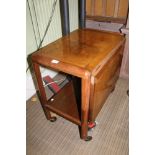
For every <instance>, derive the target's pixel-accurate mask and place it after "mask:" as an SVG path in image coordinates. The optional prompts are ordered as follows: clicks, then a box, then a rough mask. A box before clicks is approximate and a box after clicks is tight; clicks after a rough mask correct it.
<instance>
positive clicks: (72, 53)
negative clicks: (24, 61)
mask: <svg viewBox="0 0 155 155" xmlns="http://www.w3.org/2000/svg"><path fill="white" fill-rule="evenodd" d="M124 42H125V38H124V36H123V35H121V34H120V33H114V32H106V31H98V30H91V29H79V30H76V31H73V32H71V33H70V34H69V35H67V36H65V37H62V38H60V39H58V40H57V41H55V42H53V43H50V44H48V45H47V46H45V47H43V48H41V49H40V50H39V51H37V52H35V53H34V54H32V57H31V58H32V63H33V68H34V72H35V75H36V79H37V83H38V89H39V94H40V100H41V104H42V107H43V110H44V113H45V115H46V118H47V119H48V120H51V119H52V116H51V114H50V111H52V112H54V113H56V114H58V115H60V116H62V117H64V118H65V119H67V120H69V121H71V122H73V123H75V124H77V125H79V126H80V127H81V128H80V135H81V138H82V139H84V140H86V141H87V140H91V138H92V137H90V136H88V135H87V132H88V123H90V122H94V121H95V118H96V117H97V115H98V113H99V111H100V110H101V108H102V106H103V104H104V103H105V100H106V99H107V97H108V95H109V94H110V93H111V91H112V90H114V88H115V83H116V81H117V79H118V76H119V71H120V66H121V61H122V55H123V48H124ZM40 66H43V67H46V68H48V69H51V70H56V71H61V72H64V73H67V74H69V75H71V76H72V77H73V80H71V81H70V82H69V83H68V84H67V85H65V86H64V87H63V88H62V89H61V90H60V92H58V93H57V94H56V95H54V96H53V97H52V100H51V99H47V97H46V93H45V89H44V87H43V81H42V77H41V72H40Z"/></svg>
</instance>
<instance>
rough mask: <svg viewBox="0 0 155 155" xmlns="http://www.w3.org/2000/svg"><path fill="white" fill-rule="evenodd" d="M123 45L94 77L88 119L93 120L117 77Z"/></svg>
mask: <svg viewBox="0 0 155 155" xmlns="http://www.w3.org/2000/svg"><path fill="white" fill-rule="evenodd" d="M122 52H123V46H121V47H120V48H119V49H118V50H117V51H116V53H115V54H114V55H113V56H112V57H111V58H110V60H109V61H108V62H107V64H106V65H105V66H104V67H103V68H102V69H101V70H100V72H99V73H98V74H97V75H96V77H95V81H94V82H95V84H94V90H93V92H94V94H93V97H92V98H91V99H92V100H91V103H90V109H91V110H90V116H89V119H90V121H94V120H95V118H96V116H97V114H98V113H99V111H100V110H101V108H102V106H103V104H104V102H105V100H106V99H107V97H108V95H109V94H110V92H111V90H112V89H113V88H114V85H115V82H116V81H117V79H118V76H119V72H120V66H121V61H122Z"/></svg>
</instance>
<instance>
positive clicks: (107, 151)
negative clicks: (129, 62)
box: [27, 79, 129, 155]
mask: <svg viewBox="0 0 155 155" xmlns="http://www.w3.org/2000/svg"><path fill="white" fill-rule="evenodd" d="M127 90H128V81H127V80H124V79H119V80H118V82H117V85H116V89H115V91H114V92H113V93H111V94H110V96H109V97H108V99H107V101H106V103H105V104H104V106H103V108H102V110H101V111H100V113H99V115H98V116H97V119H96V121H97V122H98V125H97V126H96V127H95V128H94V130H93V131H90V132H89V135H92V136H93V139H92V141H89V142H85V141H83V140H81V139H80V138H79V130H78V127H77V125H75V124H73V123H71V122H69V121H67V120H65V119H63V118H61V117H59V116H57V118H58V119H57V121H56V122H55V123H52V122H50V121H47V120H46V118H45V116H44V113H43V110H42V108H41V105H40V103H39V101H38V99H37V100H35V96H34V97H33V98H32V99H30V100H29V101H27V155H128V154H129V120H128V117H129V98H128V95H127V93H126V91H127Z"/></svg>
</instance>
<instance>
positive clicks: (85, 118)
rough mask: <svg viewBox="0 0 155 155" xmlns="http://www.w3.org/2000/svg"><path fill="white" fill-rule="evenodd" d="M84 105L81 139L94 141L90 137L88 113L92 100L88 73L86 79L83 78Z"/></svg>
mask: <svg viewBox="0 0 155 155" xmlns="http://www.w3.org/2000/svg"><path fill="white" fill-rule="evenodd" d="M81 92H82V94H81V97H82V104H81V138H82V139H84V140H85V141H89V140H91V139H92V137H91V136H88V112H89V99H90V74H89V73H86V77H85V78H82V90H81Z"/></svg>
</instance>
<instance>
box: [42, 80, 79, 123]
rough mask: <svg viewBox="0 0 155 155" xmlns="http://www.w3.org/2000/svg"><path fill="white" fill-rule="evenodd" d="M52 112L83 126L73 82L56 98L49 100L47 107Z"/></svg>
mask: <svg viewBox="0 0 155 155" xmlns="http://www.w3.org/2000/svg"><path fill="white" fill-rule="evenodd" d="M45 107H46V108H48V109H49V110H51V111H52V112H54V113H56V114H58V115H60V116H62V117H64V118H65V119H68V120H69V121H71V122H73V123H75V124H77V125H81V121H80V106H79V105H78V104H77V102H76V98H75V93H74V88H73V82H72V81H70V82H69V83H68V84H66V85H65V86H64V87H63V88H62V89H61V90H60V91H59V92H58V93H57V94H56V95H55V96H53V97H52V98H51V99H50V100H48V102H47V104H46V105H45Z"/></svg>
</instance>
